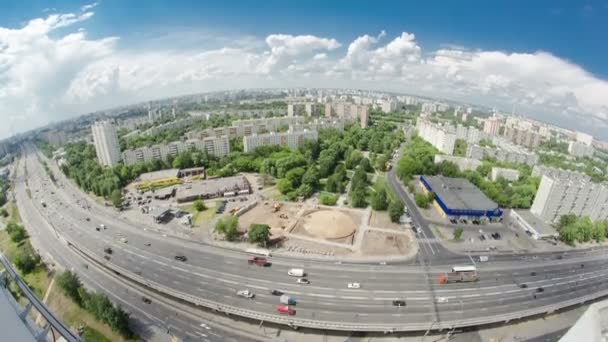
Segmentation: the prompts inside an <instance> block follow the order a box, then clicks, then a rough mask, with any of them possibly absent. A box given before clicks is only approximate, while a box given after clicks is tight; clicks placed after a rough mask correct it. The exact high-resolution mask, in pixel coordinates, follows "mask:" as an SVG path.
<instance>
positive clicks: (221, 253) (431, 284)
mask: <svg viewBox="0 0 608 342" xmlns="http://www.w3.org/2000/svg"><path fill="white" fill-rule="evenodd" d="M22 164H23V165H20V167H19V169H18V171H17V172H18V180H17V182H16V184H15V189H16V193H17V201H18V204H19V208H20V210H21V211H22V216H26V215H27V216H28V217H29V216H34V217H38V218H39V219H40V220H44V221H46V222H48V225H46V229H47V230H48V231H49V232H51V231H52V230H53V229H55V230H57V232H58V233H59V234H61V235H64V236H66V237H67V238H69V239H70V240H71V241H74V243H77V244H78V245H80V246H82V247H83V248H86V249H88V250H90V251H92V252H93V253H95V254H96V256H97V257H98V259H100V260H103V259H102V258H103V256H104V251H103V249H104V248H106V247H111V248H112V249H113V253H112V255H111V258H110V260H109V261H106V262H107V263H111V264H114V265H117V266H119V267H121V268H123V269H126V270H129V271H131V272H133V273H136V274H138V275H140V276H142V277H144V278H146V279H148V280H149V281H151V282H154V283H157V284H163V285H164V286H167V287H170V288H172V289H174V290H175V291H179V292H181V293H185V294H188V295H191V296H195V297H201V298H205V299H208V300H212V301H216V302H221V303H224V304H227V305H232V306H235V307H240V308H244V309H248V310H254V311H257V312H261V313H265V314H269V315H279V314H278V313H277V312H276V310H275V306H276V305H277V304H278V297H276V296H272V295H270V294H269V291H270V290H272V289H279V290H281V291H283V292H285V293H287V294H292V295H294V296H295V297H296V299H297V301H298V304H297V305H296V310H297V314H296V317H297V318H298V319H303V318H304V319H310V320H315V321H324V322H340V323H341V324H350V325H353V326H362V325H364V324H365V325H374V324H377V325H378V326H380V325H382V326H386V325H389V326H395V327H399V326H405V325H410V326H418V327H422V326H428V325H429V324H430V323H433V324H438V323H440V322H458V321H461V320H466V319H475V320H485V319H487V318H488V317H495V318H496V320H497V321H498V320H500V319H501V317H503V316H504V315H506V314H512V313H518V312H524V311H525V310H528V309H530V308H531V307H535V306H544V305H547V306H549V305H553V304H556V303H560V302H564V301H566V300H569V299H572V298H577V297H581V298H582V297H584V296H586V295H588V294H590V293H596V292H599V291H607V290H608V282H606V279H607V278H608V268H606V265H607V264H608V260H607V258H606V257H605V256H604V254H601V253H586V252H581V253H580V254H574V253H572V254H571V255H569V256H567V257H564V258H563V259H562V260H555V258H553V257H552V256H548V257H545V256H543V257H541V258H537V259H532V260H529V261H528V262H526V263H522V262H521V259H520V258H521V256H505V257H504V258H503V259H502V260H501V262H499V263H487V264H484V265H478V268H479V274H480V278H481V279H480V281H479V282H477V283H469V284H449V285H440V284H439V283H438V281H437V276H438V275H440V274H442V273H443V272H446V271H449V269H450V266H449V265H454V264H458V263H460V264H462V263H466V262H467V261H468V257H466V256H455V255H453V254H451V253H450V252H448V251H446V250H444V249H443V248H442V247H441V246H440V244H430V245H428V246H426V247H427V248H426V250H425V251H424V252H423V253H424V255H425V257H424V259H426V260H427V261H425V262H424V265H425V267H424V268H421V267H419V266H417V265H408V264H395V265H393V264H389V265H377V264H376V265H366V264H344V263H343V264H335V263H334V262H329V261H318V260H298V259H294V258H284V257H273V258H272V260H271V261H272V266H271V267H267V268H261V267H258V266H251V265H248V264H247V262H246V258H247V254H246V253H242V252H237V251H232V250H226V249H222V248H218V247H214V246H209V245H204V244H200V243H194V242H191V241H184V240H180V239H176V238H172V237H165V236H163V235H160V234H158V233H156V232H155V231H154V230H152V229H149V227H147V226H146V225H145V224H142V223H137V222H129V221H127V220H125V219H124V218H122V217H120V215H117V213H116V212H115V211H114V210H113V209H111V208H106V207H103V206H100V205H98V204H96V203H94V202H93V201H90V200H87V201H85V200H84V197H83V196H84V195H83V194H82V193H81V192H80V190H78V189H77V188H75V186H74V185H73V184H71V183H70V182H69V181H67V180H66V179H65V177H64V176H63V174H60V173H59V171H58V170H57V169H56V168H55V170H56V171H55V177H56V178H57V179H58V184H59V186H56V185H55V184H53V183H52V182H51V181H50V180H49V178H48V176H47V175H46V173H45V171H44V169H43V167H42V165H41V164H40V163H39V162H38V156H37V155H36V154H35V151H34V150H33V149H31V148H29V149H27V153H25V155H24V158H23V160H22ZM25 165H27V180H28V185H29V189H30V191H31V193H32V199H30V198H29V197H28V196H27V194H26V190H25V189H26V186H25V182H24V181H23V179H25V177H24V176H25V175H24V172H25V170H24V168H23V167H24V166H25ZM49 165H51V164H50V163H49ZM19 175H21V176H22V177H23V178H21V177H19ZM389 181H390V178H389ZM36 190H38V191H36ZM41 200H42V201H45V203H46V207H43V206H42V205H41V202H40V201H41ZM412 214H413V215H415V212H414V211H412ZM414 218H415V217H414ZM87 219H88V220H87ZM415 219H416V218H415ZM100 224H104V225H105V226H106V227H107V229H106V230H101V231H96V230H95V227H96V226H99V225H100ZM28 226H29V225H28ZM28 228H29V227H28ZM41 229H42V228H41ZM426 229H428V227H426ZM425 233H427V232H426V231H425ZM428 233H429V235H430V236H432V232H430V230H429V231H428ZM430 236H429V237H430ZM121 239H126V240H127V241H128V242H127V243H124V242H121ZM148 244H149V246H148ZM431 246H432V247H431ZM423 249H424V247H421V250H423ZM177 254H183V255H185V256H186V257H187V258H188V260H187V262H180V261H176V260H175V259H174V256H175V255H177ZM432 255H434V256H435V257H430V256H432ZM581 258H583V259H581ZM435 259H436V260H435ZM582 260H584V261H582ZM431 261H432V263H431ZM581 265H583V266H581ZM292 267H301V268H304V269H305V270H306V272H307V273H308V279H309V280H310V281H311V284H310V285H299V284H296V283H295V279H294V278H292V277H289V276H288V275H287V270H288V269H290V268H292ZM348 282H359V283H361V285H362V288H361V289H347V286H346V285H347V283H348ZM523 284H525V285H523ZM539 288H542V292H537V291H541V290H538V289H539ZM241 289H250V290H252V291H253V292H255V293H256V297H255V298H254V299H253V300H248V299H244V298H240V297H237V296H236V291H238V290H241ZM439 297H443V298H445V299H446V300H447V302H445V303H437V302H438V298H439ZM394 299H404V300H406V303H407V305H406V306H405V307H394V306H392V304H391V302H392V300H394ZM454 324H456V323H454Z"/></svg>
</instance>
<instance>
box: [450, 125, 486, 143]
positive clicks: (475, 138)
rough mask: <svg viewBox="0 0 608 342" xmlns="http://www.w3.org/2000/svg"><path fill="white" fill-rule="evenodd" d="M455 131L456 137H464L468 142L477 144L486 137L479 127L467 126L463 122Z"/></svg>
mask: <svg viewBox="0 0 608 342" xmlns="http://www.w3.org/2000/svg"><path fill="white" fill-rule="evenodd" d="M455 131H456V139H462V140H464V141H466V142H467V144H477V143H478V142H479V140H481V139H483V138H484V137H485V134H483V132H482V131H480V130H479V129H477V127H467V126H464V125H462V124H458V126H456V130H455Z"/></svg>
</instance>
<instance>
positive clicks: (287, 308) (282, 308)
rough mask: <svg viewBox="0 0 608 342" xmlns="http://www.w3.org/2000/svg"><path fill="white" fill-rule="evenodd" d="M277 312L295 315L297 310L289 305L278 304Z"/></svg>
mask: <svg viewBox="0 0 608 342" xmlns="http://www.w3.org/2000/svg"><path fill="white" fill-rule="evenodd" d="M277 312H278V313H280V314H282V315H289V316H293V315H295V314H296V310H294V309H293V308H291V307H290V306H289V305H277Z"/></svg>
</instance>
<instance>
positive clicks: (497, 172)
mask: <svg viewBox="0 0 608 342" xmlns="http://www.w3.org/2000/svg"><path fill="white" fill-rule="evenodd" d="M500 177H502V178H504V179H506V180H508V181H511V182H514V181H516V180H518V179H519V171H518V170H515V169H505V168H502V167H493V168H492V175H491V179H492V181H493V182H495V181H496V180H497V179H498V178H500Z"/></svg>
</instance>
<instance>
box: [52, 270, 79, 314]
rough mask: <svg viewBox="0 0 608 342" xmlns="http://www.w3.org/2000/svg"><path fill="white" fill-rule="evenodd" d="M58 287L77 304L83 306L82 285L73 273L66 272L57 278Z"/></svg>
mask: <svg viewBox="0 0 608 342" xmlns="http://www.w3.org/2000/svg"><path fill="white" fill-rule="evenodd" d="M57 285H59V287H60V288H61V289H62V290H63V293H64V294H65V295H66V296H68V297H69V298H71V299H72V300H73V301H74V302H75V303H76V304H78V305H79V306H82V298H81V297H80V291H79V290H80V288H81V287H82V283H81V282H80V279H79V278H78V276H77V275H76V273H74V272H72V271H65V272H63V273H61V274H60V275H59V276H58V277H57Z"/></svg>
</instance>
